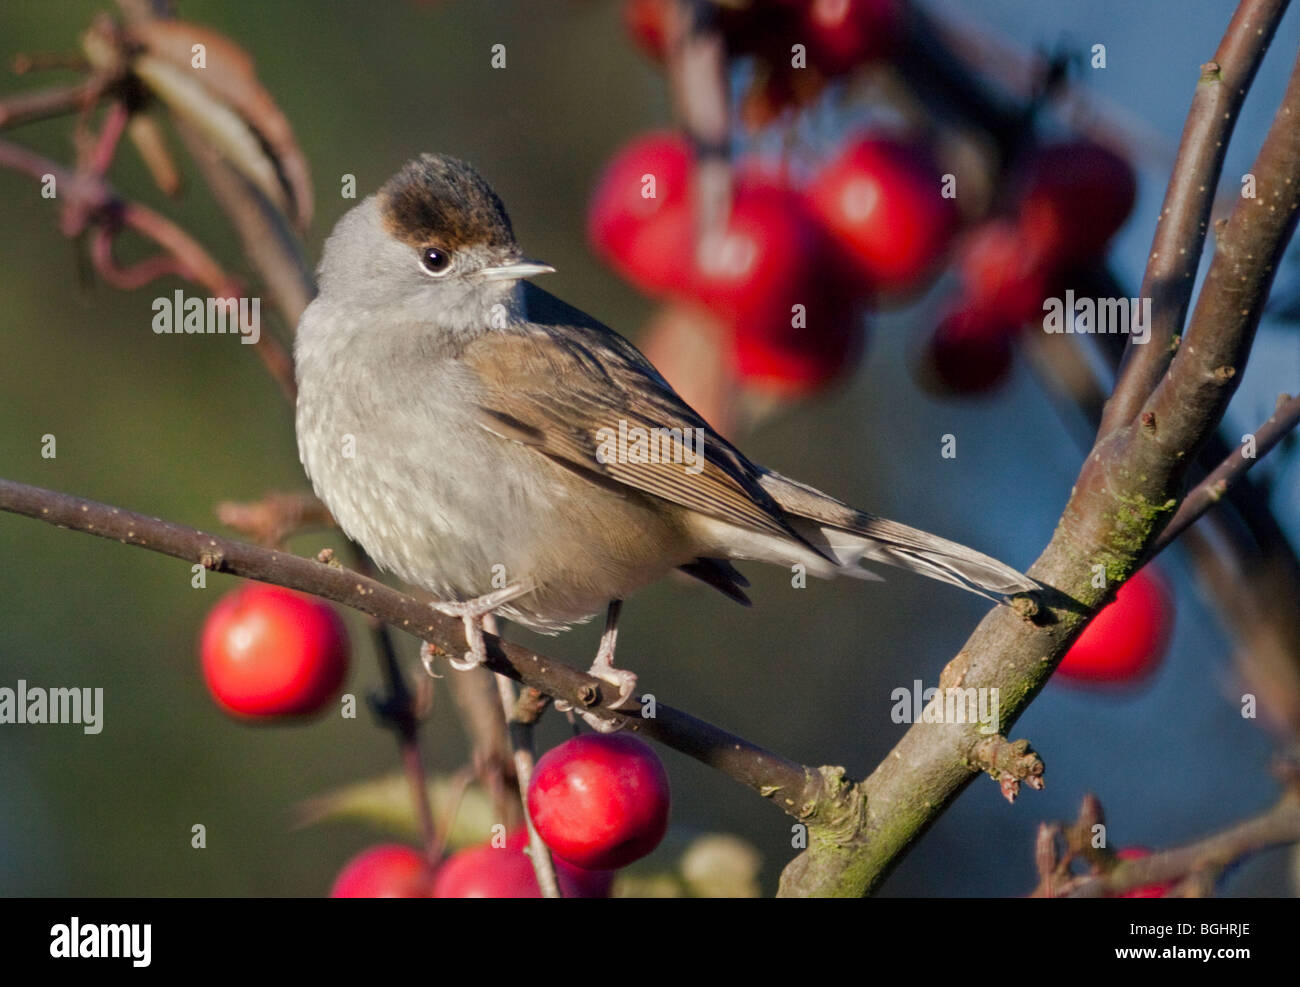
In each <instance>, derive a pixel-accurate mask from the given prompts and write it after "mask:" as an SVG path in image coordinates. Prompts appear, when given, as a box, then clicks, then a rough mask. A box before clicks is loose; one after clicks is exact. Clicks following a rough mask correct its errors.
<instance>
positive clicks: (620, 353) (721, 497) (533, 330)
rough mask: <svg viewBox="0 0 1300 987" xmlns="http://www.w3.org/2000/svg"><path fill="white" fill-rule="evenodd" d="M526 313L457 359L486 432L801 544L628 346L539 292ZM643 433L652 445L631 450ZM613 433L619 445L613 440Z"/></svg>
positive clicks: (746, 472) (724, 447)
mask: <svg viewBox="0 0 1300 987" xmlns="http://www.w3.org/2000/svg"><path fill="white" fill-rule="evenodd" d="M533 291H534V292H537V293H540V290H539V289H535V288H534V289H533ZM534 301H536V297H535V296H534ZM539 315H542V316H543V317H544V319H545V321H543V320H539V319H538V316H539ZM529 316H530V321H529V322H528V323H527V324H526V325H523V326H519V327H517V328H511V329H507V330H504V331H497V332H490V333H487V334H485V335H483V336H481V337H479V338H477V339H475V340H474V341H472V342H471V343H469V344H468V345H467V346H466V348H465V350H464V352H463V354H462V359H463V360H464V361H465V362H467V363H468V364H469V365H470V366H471V367H472V368H473V369H474V370H475V372H476V374H477V376H478V379H479V381H480V383H481V386H482V389H483V390H482V396H481V398H480V401H479V411H480V420H481V424H482V426H483V427H484V428H485V429H487V430H488V431H490V432H492V433H493V434H496V435H499V436H501V437H502V438H504V439H508V440H510V441H514V442H518V443H521V444H523V445H526V446H529V447H531V448H534V449H536V450H537V451H538V452H539V453H540V454H542V455H545V456H547V457H549V458H550V459H552V460H553V461H555V462H557V463H559V464H561V465H563V466H565V467H567V468H569V469H573V470H575V471H577V472H580V473H582V474H584V475H586V476H588V477H590V478H591V479H593V480H596V481H598V482H602V483H604V484H606V485H607V486H611V487H613V488H615V489H622V490H623V492H625V493H626V492H628V491H629V488H630V490H636V491H639V492H641V493H642V494H648V495H651V496H654V497H659V498H661V499H663V500H666V501H669V502H670V503H674V504H678V505H680V506H682V507H687V508H690V509H691V510H694V511H698V512H700V513H701V514H705V515H708V516H711V517H715V518H718V519H721V520H724V521H728V522H731V523H733V524H738V525H741V526H744V527H748V528H754V529H757V530H760V531H766V532H770V533H773V534H778V535H782V536H785V537H788V538H792V539H794V540H795V541H798V542H800V543H802V544H805V545H806V544H807V543H806V542H805V540H804V539H803V537H802V536H800V535H799V534H798V533H797V532H795V530H794V529H793V528H791V527H790V525H789V524H788V523H787V521H786V520H785V517H784V514H783V512H782V510H781V508H780V506H779V505H778V504H777V503H776V501H775V500H774V499H773V497H772V496H771V494H769V493H768V492H767V491H766V490H764V489H763V487H762V485H761V483H760V478H761V475H762V473H761V471H760V470H759V469H758V468H757V467H756V466H754V464H753V463H751V462H749V461H748V460H747V459H746V458H745V457H744V456H743V455H741V453H740V452H739V451H738V450H737V449H736V448H735V447H734V446H732V445H731V444H730V443H729V442H727V441H726V439H724V438H722V437H721V436H720V435H718V434H717V433H716V432H715V431H714V430H713V429H712V428H710V427H709V424H708V423H707V422H706V421H704V419H703V418H701V417H700V416H699V414H697V413H696V412H695V411H694V409H692V408H691V407H690V406H689V405H688V404H686V402H685V401H683V400H682V399H681V398H680V397H679V396H678V395H677V393H676V392H675V391H674V390H673V389H672V387H671V386H670V385H669V384H668V383H667V381H665V380H664V379H663V377H662V376H660V374H659V372H658V371H657V370H655V369H654V367H653V365H651V363H650V362H649V361H648V360H646V358H645V357H644V356H642V355H641V353H640V352H639V351H638V350H637V349H636V348H635V347H634V346H632V344H631V343H629V342H628V341H627V340H625V339H623V338H622V337H621V336H619V335H618V334H617V333H614V332H612V331H611V330H609V329H606V328H605V327H604V326H601V325H600V324H599V323H596V322H595V321H594V320H592V319H590V318H589V317H586V316H583V315H582V314H581V313H578V312H577V311H576V310H574V309H571V308H570V307H569V306H567V305H564V304H563V303H562V302H559V301H558V299H554V298H552V297H551V296H549V295H548V296H546V298H545V300H543V304H541V305H540V306H539V305H537V304H534V305H533V306H532V307H530V309H529ZM556 316H559V317H561V318H563V320H564V321H563V322H560V321H555V320H554V319H555V317H556ZM697 429H698V430H699V431H696V430H697ZM638 430H645V432H644V433H642V432H639V431H638ZM642 434H644V435H646V436H654V437H656V440H655V441H654V442H653V443H651V444H649V445H641V446H638V445H637V439H638V437H639V436H641V435H642ZM620 436H622V437H626V438H627V439H628V440H629V441H626V442H623V443H622V444H621V445H620V444H619V443H620ZM647 453H649V454H648V455H647ZM646 460H648V461H646ZM814 551H816V550H814ZM818 554H821V553H820V552H819V553H818Z"/></svg>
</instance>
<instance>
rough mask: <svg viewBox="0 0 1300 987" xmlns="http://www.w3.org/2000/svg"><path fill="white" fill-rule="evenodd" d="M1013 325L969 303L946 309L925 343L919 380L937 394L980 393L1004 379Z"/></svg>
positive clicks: (1011, 355)
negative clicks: (947, 311)
mask: <svg viewBox="0 0 1300 987" xmlns="http://www.w3.org/2000/svg"><path fill="white" fill-rule="evenodd" d="M1015 329H1016V327H1015V326H1010V325H1008V324H1007V323H1006V322H1004V321H1002V320H1000V319H997V318H995V317H992V316H990V315H989V314H988V313H987V312H984V311H982V310H980V309H978V308H973V307H970V306H967V307H963V308H957V309H954V310H953V311H951V312H949V313H948V314H947V315H946V316H944V317H943V318H942V319H941V320H940V321H939V325H938V326H937V327H936V328H935V330H934V333H933V334H932V335H931V336H930V339H929V340H928V341H927V343H926V348H925V351H924V354H923V356H922V362H921V366H920V368H919V375H920V381H921V383H922V385H923V386H925V387H926V389H927V390H930V391H932V392H935V393H938V394H967V395H969V394H981V393H984V392H987V391H991V390H993V389H994V388H995V387H997V385H998V384H1000V383H1002V381H1003V380H1005V379H1006V377H1007V375H1008V374H1009V373H1010V371H1011V365H1012V362H1013V360H1014V356H1015V354H1014V350H1013V347H1012V339H1013V337H1014V335H1015Z"/></svg>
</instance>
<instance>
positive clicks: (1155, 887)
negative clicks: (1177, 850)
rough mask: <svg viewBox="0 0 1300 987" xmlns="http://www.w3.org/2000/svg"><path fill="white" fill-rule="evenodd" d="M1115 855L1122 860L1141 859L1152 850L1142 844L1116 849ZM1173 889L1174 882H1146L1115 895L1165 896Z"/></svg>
mask: <svg viewBox="0 0 1300 987" xmlns="http://www.w3.org/2000/svg"><path fill="white" fill-rule="evenodd" d="M1115 856H1116V857H1118V858H1119V859H1120V860H1140V859H1142V858H1143V857H1149V856H1151V851H1150V850H1148V849H1147V848H1146V847H1142V846H1130V847H1125V848H1124V849H1122V850H1118V851H1116V853H1115ZM1173 889H1174V885H1173V884H1172V883H1169V884H1144V885H1142V887H1140V888H1131V889H1129V890H1128V891H1124V892H1122V893H1121V894H1118V895H1116V896H1115V897H1117V898H1163V897H1164V896H1165V895H1167V894H1168V893H1169V892H1170V891H1172V890H1173Z"/></svg>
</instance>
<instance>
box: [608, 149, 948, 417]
mask: <svg viewBox="0 0 1300 987" xmlns="http://www.w3.org/2000/svg"><path fill="white" fill-rule="evenodd" d="M693 167H694V161H693V156H692V154H691V151H690V149H689V147H688V145H687V143H686V141H685V140H684V139H682V138H681V137H678V136H675V135H670V134H652V135H649V136H645V137H642V138H640V139H638V140H635V141H633V142H632V143H631V144H629V145H628V146H627V147H625V148H624V149H623V150H621V151H620V152H619V153H618V154H617V155H616V156H615V157H614V159H613V161H612V162H611V163H610V164H609V166H608V168H607V169H606V171H605V174H604V176H603V178H602V179H601V180H600V182H599V184H598V186H597V189H596V193H595V195H594V197H593V198H592V202H591V208H590V211H589V214H588V233H589V236H590V238H591V241H592V243H593V244H594V245H595V247H596V249H597V251H598V252H599V253H600V255H601V256H602V257H604V258H605V259H606V260H607V261H608V262H609V263H610V264H611V265H612V266H613V267H614V268H615V269H616V270H618V271H619V272H620V273H621V274H622V275H623V276H624V277H625V278H626V279H627V280H628V281H630V282H631V283H632V284H634V285H636V286H637V287H638V288H640V289H641V290H642V291H644V292H646V293H647V294H650V295H653V296H656V297H663V298H668V299H672V300H674V301H678V302H687V303H695V304H698V305H700V306H702V307H703V308H705V309H706V310H708V311H709V312H710V313H711V314H712V315H713V316H714V317H716V318H718V319H720V320H721V321H722V323H723V324H724V325H725V327H726V328H727V340H728V346H727V352H728V353H729V355H730V358H731V361H732V366H733V369H734V370H735V371H736V373H737V374H738V375H739V376H740V377H741V378H742V379H744V380H746V381H747V382H749V383H750V384H751V385H756V386H761V387H767V388H769V389H776V390H778V391H780V392H781V393H784V394H803V393H808V392H810V391H812V390H815V389H817V388H819V387H821V386H823V385H825V384H827V383H828V382H830V381H832V380H834V379H835V378H837V377H839V376H841V375H843V374H844V373H846V372H847V371H848V370H849V369H851V368H852V367H853V365H854V364H855V363H856V361H857V359H858V358H859V356H860V355H861V353H862V351H863V344H864V334H865V331H866V324H865V321H864V319H863V313H864V310H865V308H866V305H867V304H868V303H869V301H870V300H872V299H874V298H878V297H881V296H898V295H900V294H905V293H908V292H911V291H914V290H916V289H917V288H918V287H920V286H923V285H924V283H925V282H926V281H927V280H928V279H929V278H930V277H931V276H932V275H933V274H934V273H935V272H936V271H937V270H938V268H939V266H940V263H941V262H942V260H943V258H944V255H945V253H946V251H947V248H948V245H949V243H950V241H951V239H952V235H953V232H954V230H955V228H956V220H957V211H956V208H955V205H954V203H953V201H952V200H951V198H945V197H944V196H943V195H942V192H941V184H942V180H941V176H940V175H939V173H938V171H937V170H936V168H935V166H934V164H933V162H932V160H931V158H930V155H929V153H928V149H927V148H926V147H925V145H924V144H923V143H921V142H918V141H908V140H900V139H896V138H893V137H884V136H863V137H859V138H857V139H855V140H852V141H850V142H849V143H848V144H846V145H845V146H844V147H843V148H842V149H841V151H840V153H839V154H838V155H836V156H835V157H834V158H833V159H831V160H830V161H829V162H827V163H826V164H825V166H824V167H823V168H822V169H820V170H819V171H818V172H817V173H816V174H814V175H813V176H812V177H811V178H810V179H809V180H808V181H807V182H806V183H796V182H794V181H791V180H789V179H788V178H787V177H785V176H775V175H773V174H772V173H771V172H770V171H768V170H766V169H764V168H762V167H761V166H760V165H759V163H758V162H755V161H744V160H742V161H741V162H739V164H738V166H737V170H736V175H735V187H734V190H733V197H732V201H731V208H730V212H729V215H728V217H727V220H726V222H725V224H723V226H722V228H721V229H720V230H718V231H717V232H716V233H714V234H712V235H710V236H706V237H705V238H704V239H703V240H702V241H701V242H699V243H698V245H697V240H696V232H695V224H694V217H695V215H696V212H695V210H694V208H693V195H692V188H691V176H692V171H693Z"/></svg>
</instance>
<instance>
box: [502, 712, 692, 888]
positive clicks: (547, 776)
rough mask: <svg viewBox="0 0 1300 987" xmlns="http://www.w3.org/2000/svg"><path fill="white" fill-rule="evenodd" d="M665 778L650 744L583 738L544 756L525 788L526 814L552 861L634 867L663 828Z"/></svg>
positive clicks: (610, 737) (619, 736)
mask: <svg viewBox="0 0 1300 987" xmlns="http://www.w3.org/2000/svg"><path fill="white" fill-rule="evenodd" d="M669 801H670V800H669V795H668V775H667V773H666V772H665V771H664V766H663V765H662V764H661V763H660V762H659V758H658V757H656V756H655V752H654V751H653V750H651V749H650V747H649V745H648V744H646V743H645V742H644V741H642V740H638V739H637V738H636V737H630V736H626V735H624V734H584V735H583V736H580V737H574V738H573V739H572V740H568V741H566V742H565V743H563V744H561V745H560V746H558V747H553V748H551V750H549V751H547V752H546V753H545V754H544V755H543V756H542V758H541V759H540V760H539V761H538V762H537V766H536V767H535V768H534V770H533V777H532V780H531V781H530V782H529V785H528V814H529V816H530V817H531V818H532V820H533V825H534V826H536V827H537V832H538V834H539V835H540V836H541V837H542V839H543V840H545V841H546V845H547V846H549V847H550V848H551V851H552V853H554V854H555V856H557V857H559V858H561V859H563V860H565V861H566V862H568V863H570V864H574V865H576V866H578V867H584V868H587V869H590V870H601V869H608V868H613V867H622V866H624V865H625V864H630V863H631V862H632V861H634V860H639V859H640V858H642V857H644V856H645V855H646V854H647V853H649V852H650V851H651V850H653V849H654V848H655V847H656V846H658V845H659V841H660V840H661V839H663V835H664V833H665V831H666V830H667V829H668V806H669Z"/></svg>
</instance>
